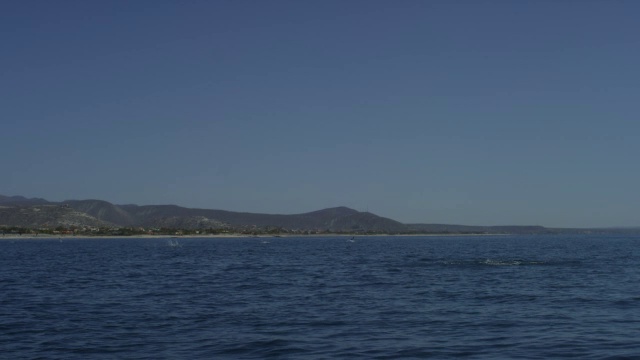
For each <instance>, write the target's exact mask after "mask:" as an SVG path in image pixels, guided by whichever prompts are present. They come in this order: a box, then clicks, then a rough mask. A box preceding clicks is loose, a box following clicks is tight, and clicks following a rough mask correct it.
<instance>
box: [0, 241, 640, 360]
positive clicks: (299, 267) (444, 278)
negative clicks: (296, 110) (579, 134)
mask: <svg viewBox="0 0 640 360" xmlns="http://www.w3.org/2000/svg"><path fill="white" fill-rule="evenodd" d="M639 246H640V237H624V236H537V237H528V236H516V237H509V236H501V237H488V236H487V237H402V238H400V237H395V238H394V237H369V238H366V237H362V238H356V240H355V242H350V241H348V238H339V237H336V238H269V239H188V238H181V239H178V240H177V243H176V240H169V239H106V240H67V239H65V240H63V242H59V241H58V240H34V241H30V240H15V241H10V240H3V241H0V357H4V358H7V359H9V358H12V359H13V358H46V359H54V358H57V359H70V358H77V359H86V358H92V359H95V358H126V359H163V358H165V359H194V358H211V359H213V358H216V359H217V358H324V359H326V358H361V359H385V358H424V357H435V358H447V357H466V358H530V359H547V358H559V357H575V358H579V359H588V358H594V359H600V358H625V357H627V358H640V250H639Z"/></svg>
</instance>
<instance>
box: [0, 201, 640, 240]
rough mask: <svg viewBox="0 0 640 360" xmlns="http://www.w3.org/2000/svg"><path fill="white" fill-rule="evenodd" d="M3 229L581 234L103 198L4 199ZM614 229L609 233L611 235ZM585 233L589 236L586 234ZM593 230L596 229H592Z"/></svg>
mask: <svg viewBox="0 0 640 360" xmlns="http://www.w3.org/2000/svg"><path fill="white" fill-rule="evenodd" d="M1 226H4V227H14V226H15V227H24V228H42V227H47V228H55V227H58V226H63V227H69V226H77V227H112V228H113V227H144V228H172V229H191V230H194V229H229V230H243V229H245V230H246V229H282V230H285V231H319V232H347V233H371V232H375V233H391V234H398V233H416V234H418V233H438V234H442V233H491V234H507V233H508V234H541V233H555V232H567V231H576V230H577V229H550V228H545V227H542V226H465V225H446V224H403V223H401V222H398V221H395V220H392V219H388V218H385V217H381V216H378V215H375V214H372V213H370V212H361V211H357V210H353V209H350V208H347V207H335V208H329V209H323V210H318V211H313V212H308V213H303V214H293V215H274V214H258V213H247V212H234V211H225V210H211V209H193V208H185V207H181V206H176V205H144V206H138V205H114V204H112V203H109V202H107V201H103V200H67V201H62V202H50V201H47V200H45V199H40V198H26V197H24V196H3V195H0V227H1ZM611 230H612V229H609V231H611ZM627 230H628V229H627ZM635 230H636V231H637V230H638V229H637V228H636V229H635ZM580 231H581V232H584V230H580ZM589 231H593V229H592V230H589ZM628 231H631V230H628Z"/></svg>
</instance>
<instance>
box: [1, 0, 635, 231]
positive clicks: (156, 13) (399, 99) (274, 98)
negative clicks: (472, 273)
mask: <svg viewBox="0 0 640 360" xmlns="http://www.w3.org/2000/svg"><path fill="white" fill-rule="evenodd" d="M639 11H640V4H638V3H637V2H634V1H615V2H614V1H528V2H524V1H4V2H2V3H0V40H1V41H0V43H1V44H2V56H0V79H1V81H0V116H1V119H2V120H1V123H0V126H1V131H2V137H1V140H0V160H1V164H2V168H3V170H2V176H0V194H4V195H18V194H19V195H24V196H28V197H44V198H47V199H49V200H65V199H86V198H96V199H104V200H107V201H110V202H113V203H119V204H122V203H137V204H167V203H174V204H178V205H183V206H189V207H202V208H215V209H226V210H236V211H250V212H267V213H287V214H288V213H300V212H307V211H312V210H317V209H320V208H325V207H332V206H341V205H344V206H349V207H352V208H355V209H357V210H362V211H365V210H369V211H371V212H373V213H376V214H378V215H382V216H386V217H391V218H393V219H396V220H399V221H402V222H426V223H457V224H485V225H500V224H531V225H545V226H566V227H571V226H579V227H591V226H632V225H640V215H639V214H640V193H639V192H638V191H637V188H638V184H640V168H639V167H638V166H637V165H636V163H637V159H636V158H637V155H638V154H639V153H640V143H639V142H638V131H639V130H640V123H639V122H638V121H637V120H638V119H637V118H638V116H637V115H638V108H639V105H638V104H640V101H639V100H640V99H639V96H638V95H639V91H638V90H639V79H640V70H639V67H638V64H640V37H638V34H640V23H639V22H638V21H637V14H638V13H639Z"/></svg>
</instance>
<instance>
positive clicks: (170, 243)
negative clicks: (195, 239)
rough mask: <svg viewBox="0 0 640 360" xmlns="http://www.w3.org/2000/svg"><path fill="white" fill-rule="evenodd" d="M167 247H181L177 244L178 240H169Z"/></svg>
mask: <svg viewBox="0 0 640 360" xmlns="http://www.w3.org/2000/svg"><path fill="white" fill-rule="evenodd" d="M167 245H169V246H170V247H174V248H175V247H182V245H181V244H180V243H179V242H178V240H175V239H169V241H167Z"/></svg>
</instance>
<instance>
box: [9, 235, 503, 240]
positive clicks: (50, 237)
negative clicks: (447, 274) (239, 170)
mask: <svg viewBox="0 0 640 360" xmlns="http://www.w3.org/2000/svg"><path fill="white" fill-rule="evenodd" d="M499 235H500V236H502V235H512V234H365V235H350V234H309V235H297V234H282V235H264V234H262V235H248V234H206V235H131V236H118V235H95V236H93V235H92V236H83V235H62V234H60V235H52V234H38V235H35V234H23V235H18V234H5V235H4V236H2V235H0V241H2V240H64V239H66V240H73V239H76V240H104V239H251V238H318V237H320V238H328V237H331V238H336V237H340V238H352V237H353V238H356V239H357V238H365V237H383V236H384V237H453V236H499Z"/></svg>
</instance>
